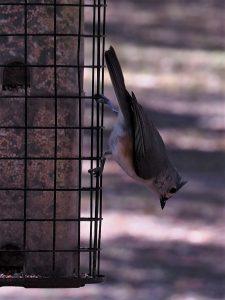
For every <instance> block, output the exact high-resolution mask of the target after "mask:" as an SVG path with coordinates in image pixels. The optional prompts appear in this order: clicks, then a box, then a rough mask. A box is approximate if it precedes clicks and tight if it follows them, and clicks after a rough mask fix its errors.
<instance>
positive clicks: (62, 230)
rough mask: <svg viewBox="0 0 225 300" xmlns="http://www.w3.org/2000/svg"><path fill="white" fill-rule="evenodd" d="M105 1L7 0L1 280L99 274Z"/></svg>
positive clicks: (57, 281)
mask: <svg viewBox="0 0 225 300" xmlns="http://www.w3.org/2000/svg"><path fill="white" fill-rule="evenodd" d="M105 13H106V0H89V1H88V0H87V1H85V0H43V1H42V0H35V1H29V0H20V1H15V0H11V1H10V0H9V1H1V2H0V23H1V26H0V43H1V49H0V76H1V78H0V79H1V87H0V171H1V176H0V207H1V210H0V226H1V227H0V228H1V232H0V286H23V287H35V288H37V287H39V288H47V287H52V288H57V287H59V288H64V287H80V286H83V285H85V284H87V283H98V282H101V281H102V280H103V276H102V275H101V273H100V254H101V222H102V177H101V176H97V177H94V176H93V175H92V174H91V173H89V172H88V169H91V168H93V167H95V166H98V165H99V164H100V161H101V157H102V148H103V107H102V105H101V104H98V103H97V102H96V101H95V99H94V95H95V94H100V93H103V81H104V55H103V54H104V50H105V49H104V48H105Z"/></svg>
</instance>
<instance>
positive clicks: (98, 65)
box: [93, 0, 102, 277]
mask: <svg viewBox="0 0 225 300" xmlns="http://www.w3.org/2000/svg"><path fill="white" fill-rule="evenodd" d="M97 3H98V4H97V74H96V75H97V76H96V89H97V94H99V93H100V79H101V76H100V75H101V0H98V2H97ZM101 106H102V105H101ZM96 122H97V124H96V125H97V127H99V125H100V105H99V104H98V103H97V106H96ZM96 134H97V136H96V147H97V149H96V151H97V157H101V156H102V153H100V152H101V151H100V131H99V128H98V129H97V132H96ZM99 184H100V179H99V177H97V178H96V194H95V221H94V248H95V250H94V253H93V275H94V277H95V276H96V273H97V259H98V256H97V253H98V250H97V247H98V225H99V224H98V212H99V190H100V185H99Z"/></svg>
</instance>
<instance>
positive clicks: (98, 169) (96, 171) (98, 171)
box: [88, 157, 106, 177]
mask: <svg viewBox="0 0 225 300" xmlns="http://www.w3.org/2000/svg"><path fill="white" fill-rule="evenodd" d="M105 161H106V158H105V157H103V159H102V160H101V163H100V166H99V167H96V168H94V169H89V170H88V173H90V174H92V175H93V176H94V177H99V176H101V175H102V173H103V170H104V166H105Z"/></svg>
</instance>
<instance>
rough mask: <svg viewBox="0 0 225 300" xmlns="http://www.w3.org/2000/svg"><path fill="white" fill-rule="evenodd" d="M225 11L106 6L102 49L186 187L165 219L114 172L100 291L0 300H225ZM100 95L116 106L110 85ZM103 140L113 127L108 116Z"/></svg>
mask: <svg viewBox="0 0 225 300" xmlns="http://www.w3.org/2000/svg"><path fill="white" fill-rule="evenodd" d="M224 9H225V1H223V0H199V1H194V0H189V1H184V0H169V1H168V0H139V1H136V0H109V1H108V9H107V47H108V46H109V45H113V46H114V47H115V49H116V50H117V52H118V56H119V57H120V59H121V63H122V66H123V69H124V75H125V78H126V82H127V86H128V89H129V90H133V91H135V94H136V96H137V98H138V99H139V101H140V102H141V103H142V104H143V106H145V107H146V108H147V109H148V110H149V111H150V113H151V115H152V119H153V120H154V122H155V124H156V126H157V127H158V129H159V130H160V133H161V134H162V136H163V138H164V140H165V142H166V145H167V147H168V150H169V155H170V157H171V160H172V161H173V162H174V164H175V165H176V167H177V169H178V170H179V171H180V173H181V174H182V176H183V178H184V179H185V180H188V184H187V185H186V186H185V187H184V188H183V189H182V190H181V191H180V192H179V193H178V194H177V195H176V196H175V197H174V198H172V199H171V200H169V201H168V204H167V206H166V208H165V210H164V211H161V209H160V204H159V201H158V199H156V197H155V195H153V194H152V193H151V192H149V191H148V190H147V189H145V188H143V187H142V186H140V185H137V184H135V183H134V182H133V181H132V180H131V179H129V178H128V177H127V176H126V175H125V174H124V173H123V171H122V170H121V169H120V168H119V167H118V166H117V165H116V164H115V163H114V162H113V161H108V162H107V164H106V167H105V171H104V194H103V195H104V214H103V216H104V221H103V233H102V248H103V251H102V263H101V268H102V273H103V274H104V275H105V276H106V280H105V283H104V284H99V285H90V286H86V287H84V288H81V289H77V290H73V289H67V290H25V289H22V288H21V289H17V288H2V289H1V290H0V299H1V300H16V299H23V300H28V299H32V300H44V299H47V300H53V299H54V300H59V299H64V300H72V299H74V300H75V299H77V300H78V299H79V300H86V299H91V300H161V299H162V300H168V299H169V300H178V299H179V300H181V299H182V300H203V299H204V300H208V299H220V300H221V299H225V239H224V232H225V202H224V201H225V184H224V183H225V97H224V95H225V85H224V78H225V52H224V49H225V14H224ZM105 94H106V95H107V96H109V97H111V98H112V99H114V100H113V101H114V103H116V101H115V96H114V93H113V90H112V87H111V83H110V80H109V77H108V75H107V74H106V80H105ZM105 117H106V118H105V126H106V130H105V136H106V138H107V136H108V134H109V132H110V128H111V126H112V125H113V122H114V120H115V119H114V118H115V117H114V115H113V114H112V113H111V112H110V111H108V110H106V113H105Z"/></svg>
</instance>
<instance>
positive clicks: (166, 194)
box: [89, 46, 187, 209]
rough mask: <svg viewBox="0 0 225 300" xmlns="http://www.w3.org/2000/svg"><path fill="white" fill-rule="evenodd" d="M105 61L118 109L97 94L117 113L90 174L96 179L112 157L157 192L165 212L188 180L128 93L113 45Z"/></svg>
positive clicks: (151, 123) (144, 110)
mask: <svg viewBox="0 0 225 300" xmlns="http://www.w3.org/2000/svg"><path fill="white" fill-rule="evenodd" d="M105 60H106V65H107V68H108V71H109V75H110V77H111V81H112V85H113V88H114V91H115V94H116V98H117V100H118V104H119V109H116V108H115V107H114V106H113V105H112V103H111V101H110V100H109V99H108V98H107V97H106V96H105V95H101V94H97V95H95V99H96V101H97V102H98V103H103V104H107V105H108V106H109V107H110V108H111V109H112V111H113V112H115V113H116V114H117V121H116V123H115V125H114V127H113V129H112V132H111V134H110V137H109V142H108V144H109V149H108V150H107V151H105V153H104V155H103V158H102V163H101V164H100V166H99V167H96V168H94V169H91V170H89V172H90V173H92V174H94V175H95V176H97V175H100V174H102V172H103V168H104V164H105V160H106V158H107V156H109V155H110V156H111V157H112V158H113V159H114V160H115V161H116V162H117V163H118V164H119V165H120V167H121V168H122V169H123V170H124V171H125V173H126V174H127V175H128V176H130V177H131V178H133V179H134V180H135V181H137V182H139V183H142V184H143V185H145V186H147V187H148V188H149V189H150V190H152V191H154V192H155V193H156V194H157V195H158V196H159V200H160V204H161V208H162V209H164V207H165V205H166V202H167V200H168V199H169V198H171V197H172V196H173V195H174V194H176V193H177V191H179V190H180V189H181V188H182V187H183V186H184V185H185V184H186V183H187V181H183V180H182V178H181V176H180V175H179V173H178V171H177V169H176V168H175V167H174V166H173V164H172V163H171V161H170V159H169V157H168V154H167V150H166V147H165V144H164V142H163V139H162V137H161V136H160V134H159V131H158V130H157V129H156V127H155V125H154V124H153V122H152V120H151V117H150V113H149V112H148V111H147V110H146V109H145V108H144V107H143V106H142V105H141V104H140V103H139V102H138V100H137V98H136V96H135V94H134V93H133V92H131V93H129V92H128V91H127V88H126V86H125V80H124V76H123V72H122V69H121V65H120V62H119V60H118V57H117V55H116V52H115V50H114V48H113V47H112V46H110V48H109V49H108V50H106V51H105Z"/></svg>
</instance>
